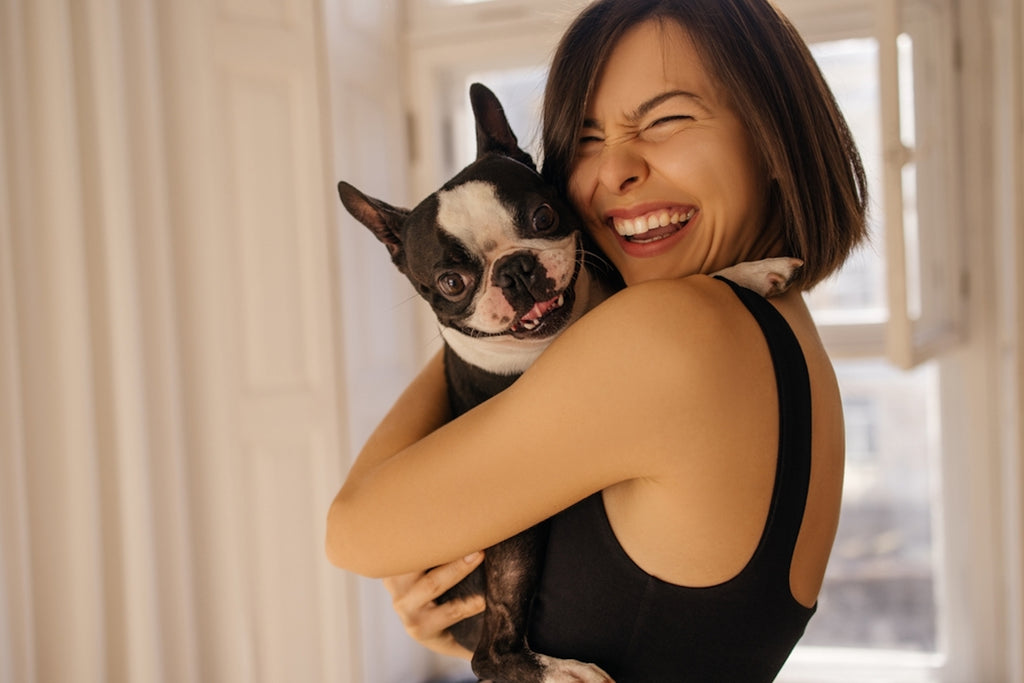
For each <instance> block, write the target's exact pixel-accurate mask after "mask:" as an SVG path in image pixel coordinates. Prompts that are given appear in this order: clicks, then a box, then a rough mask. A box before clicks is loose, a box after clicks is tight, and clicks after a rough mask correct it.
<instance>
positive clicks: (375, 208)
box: [338, 181, 409, 268]
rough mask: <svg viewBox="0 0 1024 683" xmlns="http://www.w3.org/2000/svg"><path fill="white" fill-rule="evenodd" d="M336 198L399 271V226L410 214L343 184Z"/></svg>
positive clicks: (400, 242) (400, 263) (400, 236)
mask: <svg viewBox="0 0 1024 683" xmlns="http://www.w3.org/2000/svg"><path fill="white" fill-rule="evenodd" d="M338 195H339V196H340V197H341V203H342V204H344V205H345V209H346V210H348V212H349V213H350V214H352V217H353V218H355V219H356V220H357V221H359V222H360V223H362V224H363V225H365V226H366V227H367V228H369V229H370V232H372V233H373V235H374V237H376V238H377V239H378V240H380V241H381V242H383V244H384V246H386V247H387V248H388V252H389V253H390V254H391V260H392V261H393V262H394V263H395V265H397V266H398V267H399V268H401V267H402V264H403V262H404V260H405V252H404V250H403V248H402V224H403V223H404V222H405V219H406V218H407V217H408V216H409V210H408V209H402V208H398V207H395V206H391V205H390V204H388V203H387V202H383V201H381V200H379V199H374V198H373V197H370V196H367V195H365V194H363V193H362V192H360V191H359V190H357V189H356V188H355V187H353V186H352V185H349V184H348V183H346V182H345V181H341V182H340V183H338Z"/></svg>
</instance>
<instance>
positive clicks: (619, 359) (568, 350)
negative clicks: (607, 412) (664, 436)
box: [528, 276, 771, 405]
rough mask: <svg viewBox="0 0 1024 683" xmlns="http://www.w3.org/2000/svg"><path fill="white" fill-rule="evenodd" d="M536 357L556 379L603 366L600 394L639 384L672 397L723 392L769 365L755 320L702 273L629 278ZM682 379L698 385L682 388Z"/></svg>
mask: <svg viewBox="0 0 1024 683" xmlns="http://www.w3.org/2000/svg"><path fill="white" fill-rule="evenodd" d="M538 363H540V364H541V366H542V367H543V368H544V370H542V371H541V373H542V374H545V375H547V376H548V377H556V378H560V379H564V377H561V376H563V375H564V376H573V377H578V376H580V375H584V376H587V375H589V374H590V373H595V372H596V373H600V376H601V377H600V379H601V382H603V383H604V385H603V386H604V389H605V390H604V391H603V392H602V393H603V394H604V395H605V396H607V395H608V393H609V392H611V393H619V392H621V393H620V395H621V396H622V397H625V396H628V395H630V394H633V393H635V392H636V391H637V389H638V388H639V390H640V391H641V392H644V393H646V394H647V395H649V396H651V397H653V396H654V395H661V394H663V395H662V398H664V399H666V400H670V399H671V400H672V401H673V403H674V404H676V405H679V403H680V402H685V401H687V400H688V399H692V398H693V397H694V396H695V392H698V393H699V392H701V391H702V390H703V389H704V388H705V387H708V386H709V385H713V386H715V387H716V388H717V392H718V394H717V395H719V396H723V397H725V396H728V395H729V394H730V393H732V392H731V391H730V390H729V387H736V390H737V391H741V390H742V384H743V383H744V381H745V380H746V379H748V378H749V376H750V375H751V374H759V373H760V374H763V373H762V371H763V370H764V369H765V368H767V369H769V370H770V368H771V362H770V359H769V358H768V356H767V352H766V348H765V344H764V337H763V336H762V335H761V334H760V333H759V330H758V328H757V323H756V321H755V320H754V319H753V317H752V316H751V315H750V314H749V312H748V311H747V309H746V308H745V307H744V305H743V303H742V302H741V301H740V300H739V299H738V298H737V297H736V295H735V294H734V293H733V292H732V290H731V289H730V287H729V286H728V285H727V284H726V283H724V282H721V281H718V280H715V279H713V278H709V277H707V276H693V277H688V278H682V279H678V280H658V281H651V282H646V283H642V284H637V285H631V286H630V287H628V288H627V289H625V290H623V291H621V292H618V293H616V294H615V295H614V296H612V297H611V298H609V299H608V300H607V301H605V302H603V303H601V304H600V305H599V306H597V307H596V308H595V309H594V310H592V311H591V312H589V313H588V314H587V315H585V316H583V317H582V318H581V319H580V320H579V321H577V322H576V323H575V324H574V325H573V326H572V327H570V328H569V329H568V330H567V331H566V332H565V333H563V335H562V337H561V338H559V339H558V340H556V341H555V342H554V343H553V344H552V346H551V347H550V348H549V350H548V351H546V352H545V353H544V354H542V356H541V358H540V359H539V360H538ZM541 373H538V374H541ZM528 374H529V373H528ZM552 381H558V380H557V379H553V380H552ZM680 387H687V388H692V389H694V390H695V391H686V392H683V394H682V395H680ZM673 393H674V394H675V396H674V397H672V396H671V395H672V394H673ZM636 398H642V397H640V396H637V397H636ZM696 400H701V399H696Z"/></svg>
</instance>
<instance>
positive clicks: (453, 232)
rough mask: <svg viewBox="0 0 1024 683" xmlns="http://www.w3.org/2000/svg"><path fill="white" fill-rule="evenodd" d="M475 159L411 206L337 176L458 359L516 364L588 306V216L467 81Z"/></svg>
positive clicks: (509, 370)
mask: <svg viewBox="0 0 1024 683" xmlns="http://www.w3.org/2000/svg"><path fill="white" fill-rule="evenodd" d="M470 100H471V103H472V105H473V114H474V116H475V118H476V129H477V158H476V160H475V161H474V162H473V163H471V164H470V165H469V166H467V167H466V168H464V169H463V170H462V171H461V172H460V173H459V174H458V175H456V176H455V177H454V178H452V179H451V180H449V181H448V182H447V183H445V185H444V186H443V187H442V188H441V189H440V190H438V191H437V192H435V193H433V194H431V195H430V196H429V197H427V198H426V199H425V200H423V201H422V202H421V203H420V204H419V205H417V206H416V207H415V208H413V209H412V210H408V209H402V208H398V207H394V206H391V205H390V204H387V203H386V202H383V201H381V200H379V199H374V198H372V197H368V196H366V195H365V194H363V193H362V192H360V191H359V190H357V189H356V188H354V187H352V186H351V185H349V184H348V183H345V182H341V183H339V184H338V192H339V194H340V195H341V201H342V203H343V204H344V205H345V208H346V209H347V210H348V211H349V213H351V214H352V216H354V217H355V218H356V219H357V220H359V221H360V222H361V223H363V225H365V226H366V227H368V228H369V229H370V230H371V231H372V232H373V234H374V235H376V237H377V239H379V240H380V241H381V242H383V243H384V245H385V246H387V248H388V251H389V252H390V253H391V259H392V261H393V262H394V263H395V265H396V266H398V268H399V270H401V271H402V272H403V273H404V274H405V275H406V276H407V277H408V278H409V281H410V282H412V284H413V286H414V287H415V288H416V291H417V292H418V293H419V294H420V295H421V296H422V297H423V298H424V299H425V300H426V301H427V302H428V303H429V304H430V306H431V307H432V308H433V310H434V313H435V314H436V315H437V319H438V321H439V322H440V324H441V327H442V335H443V336H444V339H445V341H446V342H448V344H449V345H450V346H451V347H452V349H453V350H454V351H455V352H456V353H457V354H459V355H460V356H461V357H462V358H463V360H465V361H467V362H469V363H471V364H473V365H477V366H479V367H483V368H485V369H487V370H490V371H492V372H497V373H499V374H513V373H516V372H521V371H522V370H523V369H525V368H526V367H527V366H528V365H529V363H530V362H532V361H533V359H534V358H535V357H536V355H538V354H539V353H540V351H542V350H543V349H544V348H545V347H546V346H547V344H548V343H550V341H551V339H552V338H553V337H554V336H555V335H557V334H558V333H559V332H561V331H562V329H564V328H565V327H566V326H567V325H568V324H569V323H570V322H571V321H572V320H574V319H575V318H577V317H579V315H581V314H582V312H583V311H584V310H585V308H586V306H587V301H586V300H585V299H586V296H587V294H586V293H587V291H588V289H589V283H587V282H584V281H585V280H587V278H588V276H587V274H586V272H585V270H584V269H583V268H582V267H581V266H582V262H583V258H582V245H581V242H580V240H581V227H582V226H581V224H580V222H579V219H578V218H577V215H576V213H575V212H574V211H573V210H572V208H571V207H570V206H569V205H568V204H567V203H566V202H565V201H564V200H563V199H561V198H560V197H559V196H558V195H557V194H556V193H555V192H554V190H553V189H552V188H551V187H550V186H549V185H547V184H546V183H545V182H544V181H543V180H542V179H541V177H540V175H539V174H538V173H537V170H536V166H535V165H534V163H533V160H532V159H531V157H530V155H529V154H527V153H526V152H525V151H523V150H522V149H520V147H519V144H518V141H517V139H516V136H515V134H514V133H513V132H512V129H511V128H510V126H509V124H508V121H507V120H506V118H505V114H504V112H503V110H502V108H501V104H500V103H499V102H498V100H497V98H496V97H495V96H494V94H493V93H492V92H491V91H490V90H488V89H487V88H486V87H484V86H482V85H480V84H478V83H477V84H473V86H472V87H471V88H470Z"/></svg>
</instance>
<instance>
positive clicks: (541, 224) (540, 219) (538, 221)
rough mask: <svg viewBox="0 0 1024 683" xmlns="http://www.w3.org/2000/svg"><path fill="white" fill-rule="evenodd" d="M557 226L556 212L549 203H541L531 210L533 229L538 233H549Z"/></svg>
mask: <svg viewBox="0 0 1024 683" xmlns="http://www.w3.org/2000/svg"><path fill="white" fill-rule="evenodd" d="M557 227H558V214H557V213H555V210H554V209H552V208H551V205H550V204H541V205H540V206H538V207H537V210H536V211H534V212H533V229H534V230H535V231H537V232H538V233H540V234H542V235H543V234H545V233H549V232H551V231H552V230H554V229H555V228H557Z"/></svg>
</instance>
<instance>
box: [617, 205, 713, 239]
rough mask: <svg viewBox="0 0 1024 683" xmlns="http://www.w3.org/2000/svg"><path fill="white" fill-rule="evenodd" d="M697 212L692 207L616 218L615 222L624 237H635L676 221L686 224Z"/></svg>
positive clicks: (681, 224)
mask: <svg viewBox="0 0 1024 683" xmlns="http://www.w3.org/2000/svg"><path fill="white" fill-rule="evenodd" d="M695 213H697V209H690V210H689V211H687V212H686V213H679V212H674V213H669V212H668V211H661V212H657V213H651V214H647V215H646V216H639V217H638V218H614V219H613V224H614V226H615V231H616V232H618V233H619V234H620V235H622V236H623V237H635V236H637V235H643V234H644V233H646V232H649V231H651V230H654V229H656V228H664V227H667V226H669V225H674V224H676V223H678V224H680V226H683V225H686V224H687V223H688V222H689V220H690V219H691V218H693V215H694V214H695Z"/></svg>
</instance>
